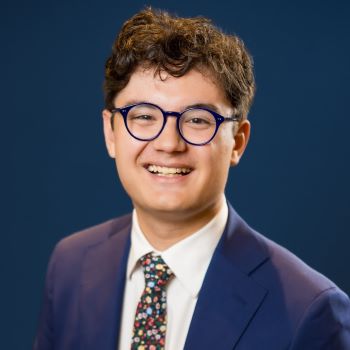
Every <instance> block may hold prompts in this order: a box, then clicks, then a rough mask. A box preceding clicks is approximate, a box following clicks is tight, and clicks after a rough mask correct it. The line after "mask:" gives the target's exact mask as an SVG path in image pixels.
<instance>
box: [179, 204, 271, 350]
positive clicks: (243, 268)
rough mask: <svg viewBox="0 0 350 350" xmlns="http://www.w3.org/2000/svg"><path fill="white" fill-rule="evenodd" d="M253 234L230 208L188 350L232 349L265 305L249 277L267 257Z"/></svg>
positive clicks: (259, 289) (262, 293)
mask: <svg viewBox="0 0 350 350" xmlns="http://www.w3.org/2000/svg"><path fill="white" fill-rule="evenodd" d="M251 231H252V230H251V229H250V228H249V227H248V226H247V225H246V224H245V223H244V221H243V220H242V219H241V218H239V216H238V215H237V214H236V213H235V212H234V210H233V208H232V207H231V206H229V218H228V223H227V225H226V229H225V232H224V234H223V236H222V238H221V240H220V242H219V244H218V246H217V248H216V250H215V253H214V255H213V258H212V261H211V263H210V265H209V268H208V271H207V274H206V277H205V279H204V282H203V286H202V288H201V291H200V293H199V296H198V301H197V304H196V308H195V311H194V314H193V317H192V321H191V325H190V329H189V332H188V335H187V339H186V344H185V349H186V350H192V349H220V350H232V349H233V348H234V347H235V345H236V344H237V342H238V341H239V339H240V337H241V336H242V334H243V333H244V331H245V329H246V328H247V326H248V325H249V322H250V321H251V320H252V318H253V317H254V315H255V313H256V312H257V310H258V308H259V306H260V305H261V304H262V303H263V300H264V298H265V296H266V294H267V291H266V290H265V289H264V288H263V287H262V286H260V285H259V284H257V283H256V282H255V281H254V280H253V279H252V278H251V277H250V274H251V273H252V271H253V270H255V269H257V268H258V267H259V266H260V265H261V264H263V263H264V262H265V261H266V260H267V259H268V254H267V251H266V250H265V248H264V246H263V245H262V244H261V243H260V242H259V240H258V239H257V237H256V236H255V235H254V234H253V233H252V232H251Z"/></svg>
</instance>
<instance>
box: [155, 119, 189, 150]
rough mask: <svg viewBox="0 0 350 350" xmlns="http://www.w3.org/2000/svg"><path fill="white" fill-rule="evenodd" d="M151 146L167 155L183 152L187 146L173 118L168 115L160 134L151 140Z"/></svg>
mask: <svg viewBox="0 0 350 350" xmlns="http://www.w3.org/2000/svg"><path fill="white" fill-rule="evenodd" d="M153 146H154V148H155V149H156V150H158V151H164V152H167V153H172V152H183V151H185V150H186V147H187V145H186V142H185V140H183V139H182V137H181V136H180V134H179V132H178V130H177V126H176V117H175V116H173V115H168V117H167V120H166V123H165V125H164V128H163V130H162V132H161V133H160V135H159V136H158V137H157V138H156V139H155V140H153Z"/></svg>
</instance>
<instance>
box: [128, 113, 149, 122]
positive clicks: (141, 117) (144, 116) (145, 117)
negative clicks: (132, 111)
mask: <svg viewBox="0 0 350 350" xmlns="http://www.w3.org/2000/svg"><path fill="white" fill-rule="evenodd" d="M130 119H131V120H144V121H148V120H153V119H154V117H153V116H152V115H148V114H140V115H133V116H131V117H130Z"/></svg>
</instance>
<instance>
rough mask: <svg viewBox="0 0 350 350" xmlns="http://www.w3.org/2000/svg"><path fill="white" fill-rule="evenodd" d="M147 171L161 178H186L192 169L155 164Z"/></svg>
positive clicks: (148, 167) (149, 166)
mask: <svg viewBox="0 0 350 350" xmlns="http://www.w3.org/2000/svg"><path fill="white" fill-rule="evenodd" d="M147 170H148V171H149V172H150V173H152V174H155V175H159V176H184V175H187V174H189V173H190V172H191V171H192V170H191V169H190V168H169V167H165V166H159V165H153V164H150V165H148V166H147Z"/></svg>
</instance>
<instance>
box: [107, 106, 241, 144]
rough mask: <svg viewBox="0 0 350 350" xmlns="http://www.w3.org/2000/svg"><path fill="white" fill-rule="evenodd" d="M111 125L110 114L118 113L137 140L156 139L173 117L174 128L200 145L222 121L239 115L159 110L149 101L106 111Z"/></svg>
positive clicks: (197, 109)
mask: <svg viewBox="0 0 350 350" xmlns="http://www.w3.org/2000/svg"><path fill="white" fill-rule="evenodd" d="M110 112H111V113H112V117H111V124H112V128H113V120H114V116H115V114H116V113H117V112H119V113H121V115H122V116H123V119H124V124H125V127H126V129H127V131H128V132H129V134H130V135H131V136H132V137H134V138H135V139H137V140H140V141H151V140H154V139H156V138H157V137H158V136H159V135H160V134H161V132H162V131H163V129H164V127H165V124H166V122H167V118H168V117H175V118H176V126H177V130H178V132H179V134H180V136H181V137H182V139H183V140H185V141H186V142H187V143H189V144H190V145H194V146H202V145H205V144H207V143H209V142H210V141H211V140H212V139H213V138H214V137H215V135H216V133H217V131H218V129H219V126H220V125H221V124H222V123H223V122H227V121H230V122H231V121H238V120H239V117H237V116H232V117H228V118H227V117H223V116H222V115H220V114H218V113H216V112H214V111H211V110H210V109H207V108H202V107H194V108H188V109H186V110H185V111H183V112H182V113H179V112H170V111H163V110H162V109H161V108H160V107H159V106H157V105H155V104H152V103H137V104H133V105H129V106H126V107H122V108H114V109H112V110H110Z"/></svg>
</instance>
